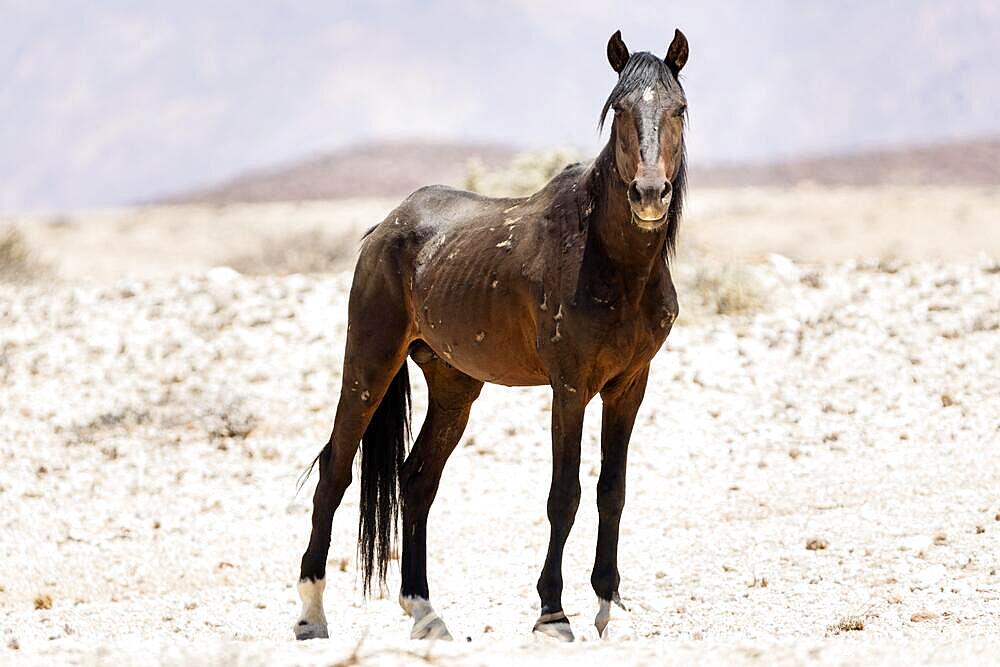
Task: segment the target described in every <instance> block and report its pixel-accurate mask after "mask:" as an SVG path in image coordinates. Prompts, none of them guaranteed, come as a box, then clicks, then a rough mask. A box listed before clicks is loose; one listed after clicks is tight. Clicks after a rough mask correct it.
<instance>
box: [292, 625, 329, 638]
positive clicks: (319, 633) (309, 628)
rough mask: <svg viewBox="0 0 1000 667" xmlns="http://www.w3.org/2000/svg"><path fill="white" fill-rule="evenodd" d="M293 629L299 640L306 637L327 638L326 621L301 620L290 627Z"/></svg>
mask: <svg viewBox="0 0 1000 667" xmlns="http://www.w3.org/2000/svg"><path fill="white" fill-rule="evenodd" d="M292 629H293V630H295V638H296V639H298V640H299V641H303V640H306V639H329V638H330V634H329V633H328V632H327V629H326V623H306V622H305V621H301V622H299V623H296V624H295V626H294V627H293V628H292Z"/></svg>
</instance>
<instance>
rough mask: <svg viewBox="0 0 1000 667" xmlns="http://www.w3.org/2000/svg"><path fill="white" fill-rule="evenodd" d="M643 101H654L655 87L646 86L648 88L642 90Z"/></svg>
mask: <svg viewBox="0 0 1000 667" xmlns="http://www.w3.org/2000/svg"><path fill="white" fill-rule="evenodd" d="M642 101H643V102H652V101H653V87H652V86H646V90H644V91H642Z"/></svg>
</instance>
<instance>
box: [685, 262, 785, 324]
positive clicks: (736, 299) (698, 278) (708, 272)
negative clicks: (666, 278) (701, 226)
mask: <svg viewBox="0 0 1000 667" xmlns="http://www.w3.org/2000/svg"><path fill="white" fill-rule="evenodd" d="M687 288H688V293H691V294H694V295H695V296H696V297H697V298H698V300H699V302H700V304H699V305H700V307H701V310H702V311H704V312H708V313H710V314H713V315H749V314H752V313H756V312H758V311H760V310H761V309H763V308H764V306H765V303H766V299H765V298H764V294H763V291H762V290H761V287H760V285H759V284H758V283H757V281H756V280H755V279H754V277H753V275H751V274H750V272H749V271H747V270H746V268H744V267H742V266H739V265H737V264H722V265H717V264H711V265H708V266H702V267H700V268H699V269H698V270H697V271H696V272H695V274H694V277H693V279H692V280H691V282H690V284H689V285H687ZM678 291H679V290H678Z"/></svg>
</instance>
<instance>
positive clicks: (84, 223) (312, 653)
mask: <svg viewBox="0 0 1000 667" xmlns="http://www.w3.org/2000/svg"><path fill="white" fill-rule="evenodd" d="M394 204H395V202H393V201H388V200H384V199H368V200H340V201H332V202H309V203H289V204H253V205H249V204H248V205H237V204H232V205H218V206H205V205H185V206H159V207H142V208H131V209H118V210H106V211H80V212H73V213H66V214H60V215H34V216H9V217H7V218H4V219H2V220H0V239H3V241H2V242H0V508H2V512H0V633H2V637H0V641H2V647H0V651H2V653H0V662H7V663H11V664H14V663H17V664H30V663H34V664H57V663H66V662H73V663H82V664H96V663H102V662H108V661H113V662H133V663H136V664H147V663H148V662H149V661H150V660H158V661H161V662H165V663H168V664H169V663H172V664H196V663H213V664H271V663H310V664H312V663H317V664H334V663H336V664H354V663H361V664H393V663H396V662H398V661H399V660H400V659H404V658H405V659H409V660H413V661H417V662H423V661H429V662H432V663H434V664H442V665H448V664H462V665H465V664H495V665H501V664H510V663H511V662H512V661H514V660H518V661H530V662H541V661H545V662H546V663H549V664H571V663H572V664H581V663H583V664H590V663H592V664H605V663H607V662H608V661H611V660H614V661H616V662H619V663H622V664H669V663H688V662H692V661H698V662H711V663H723V662H725V663H755V662H759V661H762V660H763V661H765V662H767V663H788V664H792V663H800V662H803V661H810V660H812V661H816V662H819V663H831V664H833V663H837V664H839V663H843V662H857V663H868V664H870V663H872V662H885V663H907V662H912V661H916V660H921V661H929V662H953V661H965V660H982V661H986V660H995V659H996V656H997V655H998V654H1000V653H998V651H1000V644H998V641H1000V640H998V637H1000V634H998V629H1000V621H998V619H1000V574H998V568H1000V455H998V454H1000V452H998V447H1000V401H998V396H1000V190H998V189H996V188H972V187H954V188H936V189H935V188H926V187H922V188H904V187H878V188H875V187H873V188H820V187H815V186H802V187H796V188H753V189H751V188H746V189H695V190H694V191H692V193H691V195H690V208H689V211H688V215H687V217H686V219H685V221H684V225H683V228H682V231H681V242H680V246H681V252H680V253H679V255H678V257H677V258H676V259H674V260H672V261H673V263H674V274H675V282H676V283H677V290H678V293H679V301H680V308H681V318H680V320H679V322H678V324H677V326H675V328H674V330H673V332H672V333H671V336H670V338H669V339H668V341H667V344H666V346H665V347H664V349H663V350H662V352H661V353H660V354H659V355H658V356H657V358H656V360H655V361H654V363H653V367H652V373H651V376H650V382H649V389H648V391H647V394H646V399H645V403H644V405H643V407H642V409H641V411H640V413H639V419H638V421H637V425H636V429H635V433H634V436H633V440H632V447H631V452H630V456H629V459H630V460H629V481H628V499H627V503H626V507H625V513H624V517H623V520H622V535H621V553H620V566H621V570H622V584H621V592H622V596H623V598H624V600H625V602H626V604H627V605H628V607H629V609H630V613H629V614H628V615H627V616H623V617H622V618H621V619H620V620H618V621H616V625H615V626H614V637H613V638H612V639H610V640H605V641H602V640H600V639H598V637H597V636H596V632H595V631H594V628H593V617H594V614H595V612H596V611H597V603H596V600H595V598H594V595H593V592H592V590H591V588H590V583H589V580H590V570H591V567H592V564H593V555H594V545H595V539H596V528H597V511H596V505H595V491H594V488H595V485H596V481H597V474H598V469H599V465H600V448H599V431H600V406H599V401H595V403H594V404H592V405H591V407H590V410H589V411H588V415H587V421H586V425H585V433H584V440H583V466H582V469H581V474H582V482H583V489H584V491H583V493H584V496H583V501H582V503H581V508H580V511H579V514H578V516H577V519H576V523H575V527H574V530H573V533H572V535H571V537H570V540H569V543H568V546H567V555H566V561H565V567H564V576H565V580H566V592H565V594H564V603H565V607H566V611H567V613H568V614H569V616H570V620H571V622H572V624H573V625H574V627H575V629H576V632H577V636H578V639H579V641H578V642H577V643H576V644H575V645H572V646H563V645H554V644H549V643H546V641H543V640H538V639H536V638H534V637H532V635H531V632H530V630H531V626H532V623H533V621H534V619H535V617H536V616H537V611H538V610H537V596H536V593H535V580H536V578H537V576H538V571H539V568H540V567H541V563H542V560H543V558H544V553H545V547H546V541H547V537H548V524H547V521H546V515H545V499H546V494H547V491H548V480H549V476H550V473H551V467H550V451H549V440H548V438H549V431H548V426H549V420H550V406H549V403H550V392H549V390H547V389H546V388H518V389H512V388H506V387H497V386H488V387H487V388H486V389H485V390H484V392H483V395H482V398H481V399H480V400H479V401H478V402H477V403H476V404H475V407H474V408H473V413H472V418H471V421H470V425H469V428H468V429H467V431H466V433H465V436H464V438H463V440H462V443H461V445H460V446H459V450H458V451H457V452H456V455H455V456H453V457H452V458H451V460H450V463H449V465H448V467H447V469H446V470H445V473H444V479H443V482H442V485H441V488H440V491H439V494H438V498H437V502H436V503H435V505H434V508H433V511H432V513H431V519H430V529H429V530H430V534H429V556H430V563H429V579H430V587H431V595H432V598H433V599H434V601H435V605H436V607H437V609H438V611H439V613H440V614H441V615H442V616H443V617H444V619H445V620H446V621H447V622H448V624H449V627H450V628H451V630H452V633H453V634H454V635H455V637H456V639H457V640H458V641H456V642H454V643H453V644H448V645H445V644H435V645H426V644H418V643H413V642H410V641H409V640H408V639H407V638H408V636H409V628H410V623H409V621H408V619H407V618H406V617H405V616H404V615H403V613H402V611H401V610H400V608H399V606H398V604H397V602H396V590H397V589H398V583H399V578H398V577H399V575H398V568H394V569H392V570H391V573H390V584H389V590H388V591H387V592H385V593H384V594H383V595H381V596H375V597H373V598H370V599H367V600H366V599H365V598H364V597H363V596H362V593H361V590H360V586H359V577H358V574H357V572H356V569H355V547H354V544H355V539H356V530H357V528H356V526H357V506H358V489H357V484H355V485H353V486H352V487H351V489H349V491H348V494H347V496H346V498H345V501H344V504H343V506H342V508H341V509H340V511H339V513H338V514H337V517H336V519H335V521H334V535H333V545H332V548H331V552H330V553H331V564H330V567H329V574H328V584H327V594H326V613H327V616H328V618H329V619H330V623H331V626H330V635H331V639H329V640H315V641H311V642H304V643H295V642H294V641H293V640H292V631H291V626H292V624H293V622H294V621H295V620H296V615H297V613H298V608H299V600H298V595H297V593H296V590H295V581H296V577H297V574H298V559H299V557H300V555H301V552H302V550H303V549H304V547H305V544H306V541H307V539H308V531H309V511H310V504H309V499H310V497H311V492H312V488H313V485H314V484H315V477H313V478H312V479H310V480H308V481H307V482H306V484H305V487H304V488H303V490H302V491H301V492H300V493H298V494H296V480H297V478H298V476H299V475H300V473H301V472H302V471H303V470H304V469H305V467H306V466H307V465H308V463H309V462H310V461H311V460H312V458H313V457H314V456H315V454H316V453H317V452H318V451H319V448H320V447H321V446H322V445H323V443H324V442H325V441H326V438H327V436H328V435H329V429H330V426H331V424H332V420H333V414H334V406H335V405H336V402H337V398H338V391H339V382H340V372H341V360H342V354H343V345H344V333H345V329H346V325H347V322H346V314H347V309H346V299H347V294H348V290H349V287H350V283H351V266H352V261H353V255H354V253H355V252H356V249H357V244H358V239H359V236H360V234H361V232H362V231H363V230H364V229H365V228H367V227H368V226H370V225H372V224H374V223H376V222H378V221H379V220H380V219H381V218H382V217H383V216H384V215H385V214H386V213H387V212H388V211H389V210H390V209H391V208H392V206H393V205H394ZM4 230H6V231H4ZM411 377H413V378H415V381H414V391H415V409H414V420H415V422H416V424H419V423H420V420H421V419H422V416H423V411H424V406H425V394H424V392H423V386H422V380H420V379H419V377H420V375H419V373H418V372H416V371H415V369H414V371H413V372H412V373H411Z"/></svg>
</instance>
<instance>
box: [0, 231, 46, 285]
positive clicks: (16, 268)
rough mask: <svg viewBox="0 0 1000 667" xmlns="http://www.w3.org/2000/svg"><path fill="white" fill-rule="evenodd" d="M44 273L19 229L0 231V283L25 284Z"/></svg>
mask: <svg viewBox="0 0 1000 667" xmlns="http://www.w3.org/2000/svg"><path fill="white" fill-rule="evenodd" d="M44 272H45V271H44V267H43V265H42V264H41V263H40V262H39V261H38V259H37V258H36V257H35V255H34V253H32V252H31V251H30V250H29V249H28V244H27V242H26V241H25V240H24V235H23V234H22V233H21V231H20V230H19V229H17V228H16V227H9V228H7V229H4V230H0V282H26V281H28V280H32V279H34V278H37V277H39V276H40V275H41V274H43V273H44Z"/></svg>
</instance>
